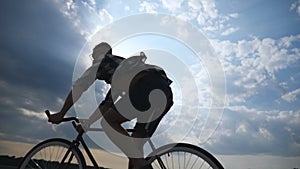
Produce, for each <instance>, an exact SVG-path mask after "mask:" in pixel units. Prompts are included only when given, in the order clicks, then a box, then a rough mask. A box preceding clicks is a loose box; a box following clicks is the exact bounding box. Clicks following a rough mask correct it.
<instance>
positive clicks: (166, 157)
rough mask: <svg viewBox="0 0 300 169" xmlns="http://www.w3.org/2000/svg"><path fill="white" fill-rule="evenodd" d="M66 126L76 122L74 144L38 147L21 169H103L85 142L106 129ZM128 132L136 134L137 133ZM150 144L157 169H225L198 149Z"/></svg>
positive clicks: (149, 159)
mask: <svg viewBox="0 0 300 169" xmlns="http://www.w3.org/2000/svg"><path fill="white" fill-rule="evenodd" d="M45 113H46V114H47V116H48V117H49V115H50V112H49V111H48V110H46V111H45ZM63 122H72V124H73V127H74V129H75V130H76V131H77V133H78V135H77V137H76V138H75V139H74V140H73V141H69V140H66V139H63V138H52V139H48V140H45V141H43V142H41V143H39V144H37V145H36V146H35V147H33V148H32V149H31V150H30V151H29V152H28V153H27V154H26V156H25V157H24V158H23V160H22V162H21V164H20V165H19V169H103V168H102V167H99V165H98V163H97V162H96V160H95V158H94V157H93V155H92V153H91V151H90V150H89V148H88V146H87V144H86V142H85V141H84V138H83V134H84V133H85V132H88V131H103V129H101V128H84V127H83V125H82V123H81V122H82V120H81V119H78V118H77V117H67V118H64V119H63ZM127 131H128V132H133V131H134V129H127ZM148 143H149V145H150V147H151V149H152V153H150V154H149V155H148V156H147V157H146V158H145V159H146V160H147V162H148V164H151V166H152V167H153V168H154V169H194V168H197V169H224V168H223V166H222V165H221V163H220V162H219V161H218V160H217V159H216V158H215V157H214V156H213V155H212V154H210V153H209V152H207V151H206V150H204V149H202V148H200V147H198V146H195V145H192V144H187V143H176V144H168V145H164V146H162V147H159V148H156V147H155V145H154V143H153V142H152V141H151V139H148ZM80 145H81V146H82V147H83V150H85V151H86V154H87V157H88V158H89V159H90V161H91V162H92V164H93V167H92V166H87V165H86V161H85V157H84V156H83V154H82V152H81V150H80V149H79V147H80ZM126 167H127V166H126ZM124 168H125V167H124Z"/></svg>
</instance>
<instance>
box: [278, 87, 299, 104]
mask: <svg viewBox="0 0 300 169" xmlns="http://www.w3.org/2000/svg"><path fill="white" fill-rule="evenodd" d="M299 94H300V88H299V89H296V90H294V91H291V92H289V93H286V94H284V95H282V96H281V98H282V99H283V100H285V101H287V102H294V101H296V100H297V96H298V95H299Z"/></svg>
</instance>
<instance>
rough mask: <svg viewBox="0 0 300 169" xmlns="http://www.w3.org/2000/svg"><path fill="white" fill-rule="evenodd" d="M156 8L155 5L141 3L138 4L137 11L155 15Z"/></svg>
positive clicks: (156, 5)
mask: <svg viewBox="0 0 300 169" xmlns="http://www.w3.org/2000/svg"><path fill="white" fill-rule="evenodd" d="M157 7H158V4H157V3H151V2H146V1H143V2H142V3H141V4H140V8H139V11H140V12H144V11H145V12H147V13H157V11H156V8H157Z"/></svg>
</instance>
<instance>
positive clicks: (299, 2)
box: [290, 0, 300, 16]
mask: <svg viewBox="0 0 300 169" xmlns="http://www.w3.org/2000/svg"><path fill="white" fill-rule="evenodd" d="M294 10H295V11H296V13H297V14H298V15H299V16H300V0H297V1H295V2H294V3H292V4H291V6H290V11H294Z"/></svg>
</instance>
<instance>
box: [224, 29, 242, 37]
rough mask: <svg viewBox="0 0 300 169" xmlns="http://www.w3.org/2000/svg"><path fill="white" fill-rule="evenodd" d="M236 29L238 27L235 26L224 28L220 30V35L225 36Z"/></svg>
mask: <svg viewBox="0 0 300 169" xmlns="http://www.w3.org/2000/svg"><path fill="white" fill-rule="evenodd" d="M238 30H239V28H237V27H235V28H234V27H231V28H228V29H226V30H225V31H224V32H222V33H221V35H222V36H227V35H230V34H232V33H234V32H236V31H238Z"/></svg>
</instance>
